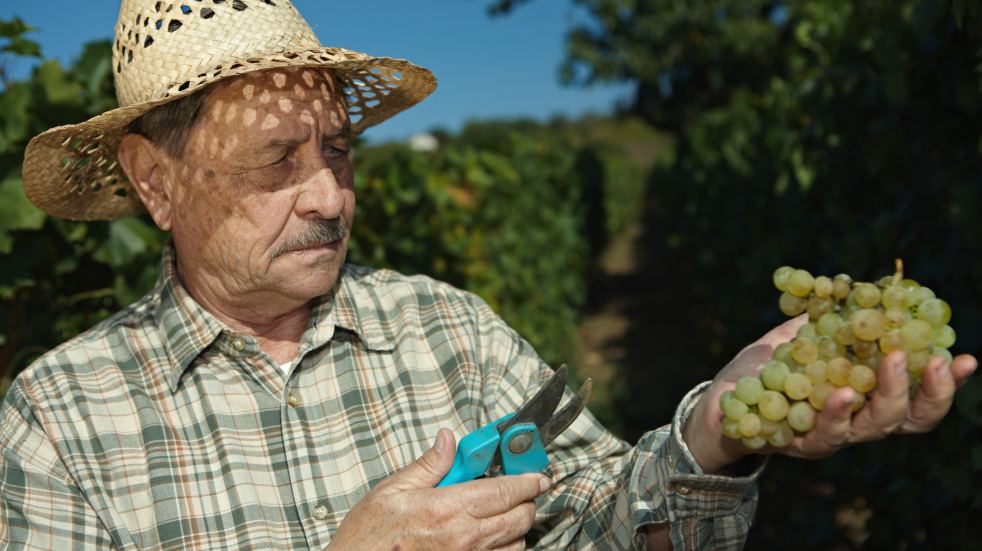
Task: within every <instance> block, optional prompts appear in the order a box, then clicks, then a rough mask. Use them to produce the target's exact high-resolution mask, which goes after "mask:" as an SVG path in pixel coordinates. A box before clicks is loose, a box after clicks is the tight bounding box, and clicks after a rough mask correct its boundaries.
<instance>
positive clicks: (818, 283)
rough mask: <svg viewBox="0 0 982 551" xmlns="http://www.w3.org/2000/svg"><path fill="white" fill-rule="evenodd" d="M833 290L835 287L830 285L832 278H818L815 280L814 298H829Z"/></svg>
mask: <svg viewBox="0 0 982 551" xmlns="http://www.w3.org/2000/svg"><path fill="white" fill-rule="evenodd" d="M834 290H835V285H834V284H833V283H832V278H830V277H828V276H818V277H816V278H815V288H814V291H815V296H817V297H818V298H829V297H831V296H832V291H834Z"/></svg>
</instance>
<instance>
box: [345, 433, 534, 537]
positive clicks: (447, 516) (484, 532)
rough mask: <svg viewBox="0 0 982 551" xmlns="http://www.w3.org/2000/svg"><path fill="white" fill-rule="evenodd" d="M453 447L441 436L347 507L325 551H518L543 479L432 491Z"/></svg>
mask: <svg viewBox="0 0 982 551" xmlns="http://www.w3.org/2000/svg"><path fill="white" fill-rule="evenodd" d="M455 448H456V445H455V442H454V437H453V434H452V433H451V432H450V431H449V430H446V429H443V430H441V431H440V432H439V434H437V438H436V443H435V444H434V445H433V447H432V448H430V449H429V450H428V451H427V452H426V453H425V454H423V456H422V457H420V458H419V459H417V460H416V462H414V463H412V464H411V465H409V466H407V467H406V468H404V469H402V470H401V471H399V472H397V473H396V474H394V475H392V476H391V477H389V478H387V479H385V480H383V481H382V482H381V483H379V484H378V485H377V486H375V488H373V489H372V491H371V492H369V493H368V495H366V496H365V497H364V498H363V499H362V500H361V501H359V502H358V504H357V505H355V507H354V508H353V509H352V510H351V512H349V513H348V515H347V516H346V517H345V518H344V521H343V522H341V526H340V527H338V531H337V533H336V534H335V535H334V538H333V540H332V541H331V544H330V545H329V546H328V549H330V550H332V551H333V550H342V549H357V550H375V549H378V550H384V551H394V550H399V551H411V550H416V549H422V550H429V549H446V550H456V549H461V550H464V549H466V550H471V549H494V550H507V551H514V550H520V549H525V534H526V532H528V531H529V528H531V527H532V522H533V520H534V519H535V503H534V502H533V500H534V499H535V498H536V497H538V496H539V495H540V494H542V493H543V492H545V491H546V490H548V489H549V479H548V478H546V477H545V476H543V475H541V474H527V475H521V476H499V477H495V478H485V479H481V480H474V481H471V482H464V483H462V484H456V485H453V486H448V487H445V488H434V486H436V485H437V484H438V483H439V482H440V480H442V479H443V477H444V475H446V474H447V472H448V471H449V470H450V467H451V466H452V465H453V460H454V453H455Z"/></svg>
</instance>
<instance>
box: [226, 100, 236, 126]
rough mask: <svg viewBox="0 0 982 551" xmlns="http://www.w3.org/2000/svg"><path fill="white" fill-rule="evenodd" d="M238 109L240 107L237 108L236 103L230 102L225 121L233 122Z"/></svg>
mask: <svg viewBox="0 0 982 551" xmlns="http://www.w3.org/2000/svg"><path fill="white" fill-rule="evenodd" d="M236 111H238V109H236V108H235V104H234V103H230V104H229V105H228V110H227V111H225V122H232V121H233V120H234V119H235V112H236Z"/></svg>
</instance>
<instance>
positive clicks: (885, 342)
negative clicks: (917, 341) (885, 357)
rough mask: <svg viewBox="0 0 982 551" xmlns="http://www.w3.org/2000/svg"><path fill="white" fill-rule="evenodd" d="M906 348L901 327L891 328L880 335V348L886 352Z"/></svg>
mask: <svg viewBox="0 0 982 551" xmlns="http://www.w3.org/2000/svg"><path fill="white" fill-rule="evenodd" d="M903 349H904V336H903V335H902V334H901V333H900V330H899V329H891V330H889V331H887V332H886V333H885V334H884V335H883V336H882V337H880V350H881V351H883V353H884V354H889V353H891V352H893V351H894V350H903Z"/></svg>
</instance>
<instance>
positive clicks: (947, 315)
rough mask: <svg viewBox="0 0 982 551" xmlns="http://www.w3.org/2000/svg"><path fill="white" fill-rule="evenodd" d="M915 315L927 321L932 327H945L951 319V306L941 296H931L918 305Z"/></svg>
mask: <svg viewBox="0 0 982 551" xmlns="http://www.w3.org/2000/svg"><path fill="white" fill-rule="evenodd" d="M914 317H916V318H917V319H919V320H923V321H926V322H927V323H929V324H931V326H932V327H944V326H945V325H946V324H947V323H948V322H949V321H951V306H948V303H947V302H945V301H943V300H941V299H939V298H930V299H927V300H925V301H924V302H922V303H920V304H919V305H918V306H917V314H916V315H915V316H914Z"/></svg>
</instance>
